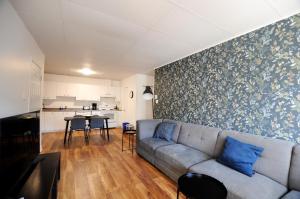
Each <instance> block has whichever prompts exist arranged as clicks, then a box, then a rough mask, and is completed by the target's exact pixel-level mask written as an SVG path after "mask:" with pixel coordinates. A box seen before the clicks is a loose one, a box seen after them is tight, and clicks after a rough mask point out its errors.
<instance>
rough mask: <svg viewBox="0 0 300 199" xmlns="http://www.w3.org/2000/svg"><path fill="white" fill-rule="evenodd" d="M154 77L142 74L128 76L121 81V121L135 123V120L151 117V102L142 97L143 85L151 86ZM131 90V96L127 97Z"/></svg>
mask: <svg viewBox="0 0 300 199" xmlns="http://www.w3.org/2000/svg"><path fill="white" fill-rule="evenodd" d="M153 84H154V77H153V76H149V75H144V74H136V75H133V76H130V77H128V78H126V79H124V80H122V82H121V87H122V88H121V92H122V97H121V109H122V110H123V111H122V114H121V121H122V122H125V121H126V122H130V123H131V124H134V125H135V124H136V120H140V119H151V118H153V115H152V103H151V100H150V101H146V100H144V99H143V92H144V90H145V86H148V85H149V86H153ZM130 91H133V93H134V96H133V98H132V99H131V98H129V92H130Z"/></svg>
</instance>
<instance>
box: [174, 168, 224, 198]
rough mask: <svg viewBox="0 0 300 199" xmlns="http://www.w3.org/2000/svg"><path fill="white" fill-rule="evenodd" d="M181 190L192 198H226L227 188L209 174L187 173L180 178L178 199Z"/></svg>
mask: <svg viewBox="0 0 300 199" xmlns="http://www.w3.org/2000/svg"><path fill="white" fill-rule="evenodd" d="M179 192H181V193H183V194H184V195H185V196H186V197H187V198H190V199H226V197H227V189H226V187H225V186H224V184H223V183H222V182H220V181H218V180H217V179H215V178H213V177H210V176H208V175H204V174H199V173H186V174H184V175H182V176H181V177H180V178H179V179H178V187H177V199H178V198H179Z"/></svg>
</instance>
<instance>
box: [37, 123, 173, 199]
mask: <svg viewBox="0 0 300 199" xmlns="http://www.w3.org/2000/svg"><path fill="white" fill-rule="evenodd" d="M63 135H64V134H63V132H57V133H45V134H43V135H42V144H43V151H42V152H43V153H47V152H57V151H60V152H61V179H60V181H59V187H58V198H59V199H93V198H95V199H96V198H97V199H135V198H136V199H143V198H151V199H152V198H153V199H154V198H157V199H168V198H173V199H175V198H176V184H175V183H174V182H173V181H172V180H170V179H169V178H168V177H167V176H165V175H164V174H163V173H161V172H160V171H159V170H158V169H156V168H155V167H154V166H152V165H151V164H150V163H148V162H147V161H145V160H144V159H142V158H141V157H139V156H138V155H137V154H136V153H135V152H134V154H133V155H132V154H131V151H125V152H122V151H121V135H122V134H121V130H120V129H112V130H111V131H110V141H109V142H107V141H106V140H104V139H103V138H102V137H101V136H100V134H99V132H97V131H93V132H92V134H91V137H90V143H89V145H85V144H84V139H83V133H82V132H76V133H74V135H73V138H72V139H73V141H72V144H71V145H70V146H69V147H64V146H63ZM126 141H128V139H126ZM125 146H126V147H128V142H126V144H125Z"/></svg>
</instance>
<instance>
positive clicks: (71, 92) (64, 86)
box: [56, 82, 78, 97]
mask: <svg viewBox="0 0 300 199" xmlns="http://www.w3.org/2000/svg"><path fill="white" fill-rule="evenodd" d="M77 87H78V85H77V84H72V83H66V82H58V83H57V92H56V96H59V97H76V94H77Z"/></svg>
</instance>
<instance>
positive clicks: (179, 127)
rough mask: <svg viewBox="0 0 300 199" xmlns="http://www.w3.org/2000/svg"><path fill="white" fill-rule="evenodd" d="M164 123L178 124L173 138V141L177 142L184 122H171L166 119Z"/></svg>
mask: <svg viewBox="0 0 300 199" xmlns="http://www.w3.org/2000/svg"><path fill="white" fill-rule="evenodd" d="M163 122H171V123H175V124H176V127H175V129H174V132H173V136H172V141H173V142H177V140H178V136H179V132H180V129H181V124H182V122H179V121H175V120H169V119H164V120H163Z"/></svg>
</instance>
